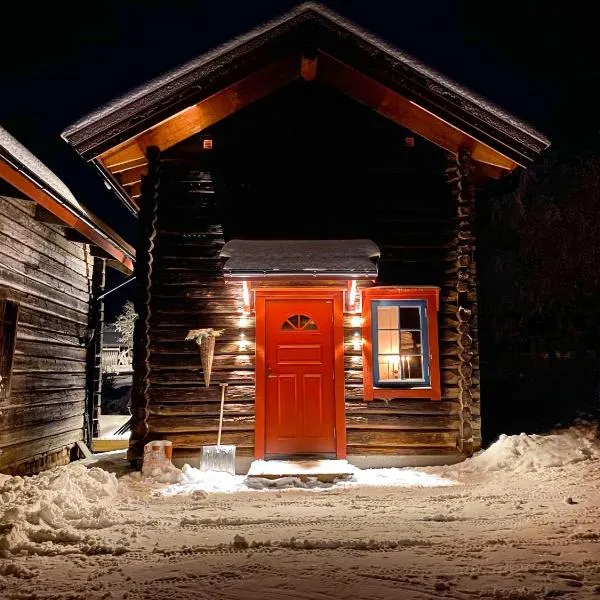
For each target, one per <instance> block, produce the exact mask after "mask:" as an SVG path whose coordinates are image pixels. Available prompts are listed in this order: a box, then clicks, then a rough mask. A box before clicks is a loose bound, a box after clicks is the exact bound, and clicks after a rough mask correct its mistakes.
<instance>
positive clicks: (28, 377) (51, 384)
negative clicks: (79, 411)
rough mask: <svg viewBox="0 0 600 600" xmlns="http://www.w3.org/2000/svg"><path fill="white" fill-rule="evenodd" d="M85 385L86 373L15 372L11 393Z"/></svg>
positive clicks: (64, 388) (65, 388)
mask: <svg viewBox="0 0 600 600" xmlns="http://www.w3.org/2000/svg"><path fill="white" fill-rule="evenodd" d="M83 387H85V375H83V374H79V373H36V374H35V375H32V374H31V373H15V374H14V375H13V380H12V386H11V394H12V393H14V394H17V395H18V394H21V393H22V392H30V391H34V390H51V389H54V390H59V389H61V390H69V389H73V388H76V389H81V388H83Z"/></svg>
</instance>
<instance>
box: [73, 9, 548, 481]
mask: <svg viewBox="0 0 600 600" xmlns="http://www.w3.org/2000/svg"><path fill="white" fill-rule="evenodd" d="M63 138H64V139H65V140H66V141H67V142H68V143H69V144H71V145H72V146H73V147H74V148H75V150H76V151H77V152H78V153H79V154H80V155H81V156H82V157H83V158H84V159H85V160H86V161H89V162H91V163H92V164H93V165H94V166H95V167H96V168H97V169H98V170H99V172H100V173H101V174H102V176H103V177H104V179H105V181H107V182H108V183H109V185H110V186H112V188H113V189H114V191H115V193H116V194H117V195H118V196H119V197H120V198H121V200H122V201H123V202H124V203H125V204H126V206H128V207H129V208H130V210H131V211H133V212H134V213H136V214H138V215H139V240H138V243H137V255H138V260H137V263H136V273H137V277H138V281H139V286H140V290H141V292H140V295H139V298H138V299H137V312H138V314H139V319H138V321H137V323H136V331H135V342H134V369H135V372H134V389H133V395H132V435H131V439H130V445H129V458H130V460H132V461H138V460H139V459H140V457H141V456H142V452H143V446H144V444H145V443H146V442H148V441H149V440H153V439H169V440H171V441H172V442H173V447H174V458H175V459H180V460H184V459H186V460H187V459H191V458H192V457H194V456H197V455H198V452H199V451H200V448H201V447H202V446H203V445H207V444H214V443H216V437H217V429H218V425H219V395H220V394H219V390H220V384H224V383H226V384H228V387H227V390H226V391H227V394H226V401H225V411H224V423H223V431H224V433H223V443H226V444H234V445H235V446H236V448H237V454H238V459H239V460H238V468H239V469H240V471H243V470H244V469H245V468H247V466H248V464H249V463H250V461H251V460H253V459H270V458H281V457H298V456H305V457H313V458H314V457H336V458H338V459H341V458H347V459H348V460H349V461H350V462H353V463H354V464H356V465H358V466H384V465H389V466H391V465H405V464H432V463H436V462H449V461H456V460H461V459H462V458H464V457H467V456H470V455H471V454H472V453H473V452H474V451H476V450H478V449H479V448H480V447H481V410H480V406H481V398H480V385H479V382H480V379H479V346H478V341H477V331H478V324H477V319H478V315H477V273H476V263H477V261H476V228H475V204H476V198H477V193H478V190H480V189H481V188H482V187H483V186H484V185H485V183H486V182H488V181H490V180H493V179H501V178H503V177H505V176H507V175H508V174H510V173H514V172H515V171H517V170H519V169H524V168H527V166H528V165H530V164H531V163H532V162H533V161H535V160H536V158H537V157H538V156H539V155H540V153H542V152H543V151H544V150H545V149H546V148H547V147H548V146H549V141H548V140H547V139H546V138H545V137H544V136H543V135H542V134H541V133H539V132H538V131H536V130H535V129H534V128H533V127H531V126H530V125H528V124H526V123H524V122H522V121H520V120H518V119H517V118H515V117H513V116H511V115H509V114H507V113H506V112H504V111H503V110H502V109H500V108H498V107H497V106H494V105H493V104H492V103H490V102H489V101H487V100H485V99H483V98H481V97H479V96H477V95H476V94H475V93H473V92H472V91H470V90H468V89H466V88H464V87H462V86H460V85H459V84H457V83H455V82H453V81H451V80H449V79H447V78H446V77H444V76H442V75H440V74H439V73H436V72H435V71H433V70H432V69H431V68H430V67H428V66H426V65H424V64H422V63H420V62H419V61H417V60H415V59H414V58H412V57H410V56H408V55H407V54H405V53H404V52H402V51H401V50H399V49H397V48H395V47H393V46H392V45H390V44H389V43H388V42H386V41H385V40H382V39H380V38H378V37H376V36H375V35H373V34H372V33H370V32H368V31H365V30H364V29H362V28H361V27H359V26H358V25H356V24H354V23H351V22H349V21H348V20H346V19H344V18H343V17H341V16H340V15H338V14H335V13H333V12H332V11H330V10H329V9H327V8H325V7H323V6H321V5H319V4H314V3H308V4H302V5H301V6H299V7H298V8H296V9H295V10H293V11H292V12H290V13H287V14H285V15H283V16H282V17H280V18H278V19H276V20H274V21H272V22H269V23H267V24H265V25H263V26H261V27H259V28H257V29H255V30H252V31H250V32H249V33H247V34H246V35H244V36H242V37H239V38H236V39H234V40H232V41H230V42H227V43H225V44H224V45H222V46H220V47H218V48H215V49H214V50H212V51H210V52H208V53H206V54H203V55H202V56H200V57H199V58H197V59H195V60H193V61H191V62H190V63H188V64H186V65H183V66H181V67H179V68H177V69H175V70H173V71H172V72H170V73H167V74H165V75H164V76H162V77H160V78H158V79H156V80H154V81H151V82H149V83H147V84H146V85H143V86H141V87H139V88H137V89H136V90H135V91H133V92H131V93H129V94H126V95H125V96H123V97H121V98H119V99H117V100H115V101H113V102H111V103H110V104H108V105H106V106H104V107H103V108H100V109H99V110H97V111H96V112H94V113H92V114H90V115H88V116H86V117H84V118H83V119H81V120H80V121H78V122H77V123H75V124H74V125H72V126H71V127H70V128H69V129H67V130H66V131H65V132H63ZM194 329H212V330H218V331H219V332H220V333H221V335H220V336H219V337H218V338H216V343H215V350H214V359H213V362H212V367H211V368H210V369H209V371H210V372H208V373H206V372H203V366H202V362H201V360H200V355H199V352H198V348H197V347H196V344H195V343H194V342H193V341H190V340H186V335H187V334H188V332H189V331H190V330H194ZM206 368H207V364H205V365H204V369H205V370H206ZM206 375H208V377H207V379H209V385H205V376H206ZM244 461H245V462H244Z"/></svg>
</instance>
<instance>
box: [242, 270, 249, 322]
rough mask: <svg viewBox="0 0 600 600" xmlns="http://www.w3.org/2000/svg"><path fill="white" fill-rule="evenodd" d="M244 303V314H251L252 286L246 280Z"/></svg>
mask: <svg viewBox="0 0 600 600" xmlns="http://www.w3.org/2000/svg"><path fill="white" fill-rule="evenodd" d="M242 301H243V303H244V314H245V315H249V314H250V284H249V283H248V281H247V280H246V279H244V281H242Z"/></svg>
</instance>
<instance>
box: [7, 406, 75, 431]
mask: <svg viewBox="0 0 600 600" xmlns="http://www.w3.org/2000/svg"><path fill="white" fill-rule="evenodd" d="M84 410H85V398H81V399H79V400H76V401H73V402H60V403H51V404H34V405H22V404H19V405H14V404H13V405H11V406H7V407H6V408H3V409H2V414H3V416H2V417H1V418H0V436H2V435H3V433H2V432H3V431H4V432H5V431H7V430H9V429H14V428H18V427H30V426H32V425H38V424H42V423H43V424H49V423H52V422H53V421H60V420H63V419H68V418H70V417H79V416H81V415H83V412H84Z"/></svg>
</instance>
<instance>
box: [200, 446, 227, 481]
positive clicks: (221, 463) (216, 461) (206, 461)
mask: <svg viewBox="0 0 600 600" xmlns="http://www.w3.org/2000/svg"><path fill="white" fill-rule="evenodd" d="M200 470H201V471H222V472H224V473H229V474H231V475H235V446H223V445H221V446H202V456H201V458H200Z"/></svg>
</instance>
